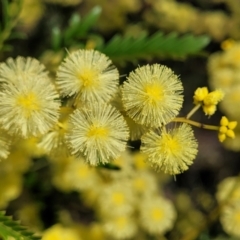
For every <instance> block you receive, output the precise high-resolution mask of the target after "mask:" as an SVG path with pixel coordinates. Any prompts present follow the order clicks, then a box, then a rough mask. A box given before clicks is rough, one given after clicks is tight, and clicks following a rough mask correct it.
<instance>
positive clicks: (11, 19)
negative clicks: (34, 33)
mask: <svg viewBox="0 0 240 240" xmlns="http://www.w3.org/2000/svg"><path fill="white" fill-rule="evenodd" d="M11 4H13V5H16V7H15V8H13V9H15V11H12V12H11V14H10V8H11ZM22 4H23V0H15V1H13V2H10V1H8V0H2V1H1V7H2V20H3V21H2V24H1V23H0V50H2V51H11V50H12V46H11V45H10V44H6V43H5V42H6V41H7V40H8V39H14V38H25V37H26V35H25V34H24V33H21V32H13V28H14V27H15V26H16V24H17V22H18V18H19V15H20V12H21V9H22Z"/></svg>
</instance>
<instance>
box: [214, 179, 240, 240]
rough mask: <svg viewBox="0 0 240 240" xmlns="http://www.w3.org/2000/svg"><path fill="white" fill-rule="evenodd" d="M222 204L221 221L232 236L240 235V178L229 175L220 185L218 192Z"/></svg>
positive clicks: (220, 204)
mask: <svg viewBox="0 0 240 240" xmlns="http://www.w3.org/2000/svg"><path fill="white" fill-rule="evenodd" d="M216 197H217V200H218V203H219V206H220V221H221V224H222V226H223V229H224V230H225V231H226V232H227V233H228V234H229V235H231V236H234V237H236V238H237V239H238V238H239V237H240V230H239V224H240V178H239V176H237V177H228V178H225V179H224V180H223V181H222V182H220V183H219V185H218V190H217V194H216Z"/></svg>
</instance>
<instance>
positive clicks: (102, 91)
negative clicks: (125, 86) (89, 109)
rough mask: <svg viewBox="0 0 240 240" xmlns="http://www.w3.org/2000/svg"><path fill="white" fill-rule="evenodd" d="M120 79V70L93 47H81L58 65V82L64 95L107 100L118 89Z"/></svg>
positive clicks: (81, 99)
mask: <svg viewBox="0 0 240 240" xmlns="http://www.w3.org/2000/svg"><path fill="white" fill-rule="evenodd" d="M118 81H119V74H118V70H117V69H116V68H115V67H114V66H113V65H112V62H111V60H110V59H109V58H108V57H107V56H105V55H104V54H102V53H100V52H98V51H94V50H78V51H75V52H73V53H70V54H69V56H68V57H67V58H66V59H65V60H64V61H63V62H62V63H61V65H60V66H59V68H58V71H57V79H56V84H57V87H58V89H59V91H60V94H61V95H62V96H74V97H75V98H76V101H78V100H79V101H83V102H85V101H90V102H96V101H104V102H106V101H109V100H110V99H111V98H112V97H113V96H114V94H115V93H116V92H117V89H118Z"/></svg>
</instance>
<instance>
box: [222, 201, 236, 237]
mask: <svg viewBox="0 0 240 240" xmlns="http://www.w3.org/2000/svg"><path fill="white" fill-rule="evenodd" d="M220 222H221V224H222V227H223V229H224V231H225V232H227V233H228V234H229V235H231V236H234V237H237V238H238V239H239V238H240V228H239V226H240V203H239V201H238V202H234V203H230V204H228V205H226V206H224V208H223V209H222V211H221V214H220Z"/></svg>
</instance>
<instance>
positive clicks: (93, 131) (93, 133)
mask: <svg viewBox="0 0 240 240" xmlns="http://www.w3.org/2000/svg"><path fill="white" fill-rule="evenodd" d="M108 134H109V131H108V129H107V128H106V127H99V126H92V127H91V128H90V129H89V131H88V133H87V136H88V137H95V138H105V137H107V136H108Z"/></svg>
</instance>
